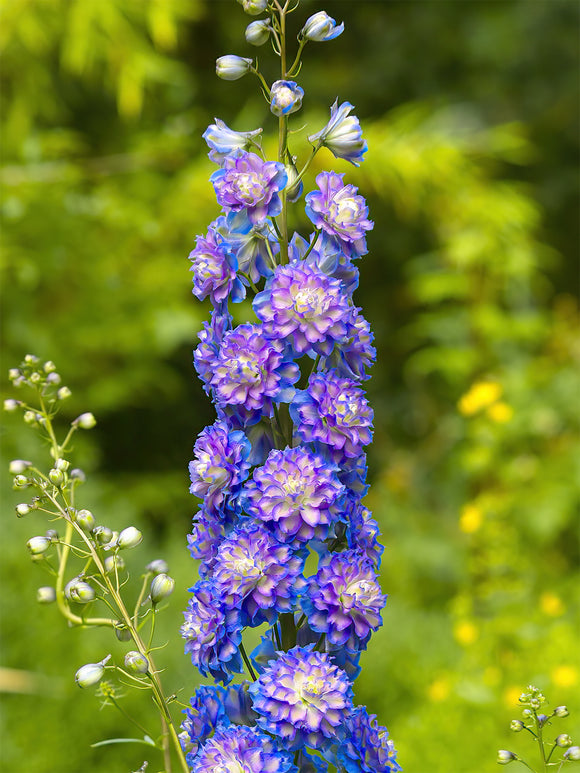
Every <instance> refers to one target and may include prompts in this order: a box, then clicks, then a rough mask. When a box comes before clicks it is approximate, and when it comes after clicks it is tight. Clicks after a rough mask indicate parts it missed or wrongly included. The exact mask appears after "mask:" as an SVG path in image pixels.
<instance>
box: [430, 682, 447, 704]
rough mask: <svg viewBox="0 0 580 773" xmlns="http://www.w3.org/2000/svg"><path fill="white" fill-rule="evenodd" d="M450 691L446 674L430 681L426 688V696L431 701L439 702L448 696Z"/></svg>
mask: <svg viewBox="0 0 580 773" xmlns="http://www.w3.org/2000/svg"><path fill="white" fill-rule="evenodd" d="M450 692H451V685H450V684H449V679H448V678H447V677H446V676H442V677H440V678H439V679H436V680H435V681H434V682H431V684H430V685H429V687H428V688H427V696H428V698H429V700H431V701H433V703H440V702H441V701H444V700H445V699H446V698H448V697H449V693H450Z"/></svg>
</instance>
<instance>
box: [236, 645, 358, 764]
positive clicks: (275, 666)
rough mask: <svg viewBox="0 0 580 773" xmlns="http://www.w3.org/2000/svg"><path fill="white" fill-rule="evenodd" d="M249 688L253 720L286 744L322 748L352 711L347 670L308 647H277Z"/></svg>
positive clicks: (340, 730) (338, 733) (336, 735)
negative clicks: (256, 715)
mask: <svg viewBox="0 0 580 773" xmlns="http://www.w3.org/2000/svg"><path fill="white" fill-rule="evenodd" d="M249 690H250V694H251V695H252V697H253V699H254V711H256V712H257V713H258V714H259V717H258V720H257V723H258V725H259V726H260V727H261V728H262V729H263V730H265V731H266V732H268V733H272V734H273V735H276V736H278V737H279V738H281V739H282V740H283V742H284V745H285V746H286V748H288V749H291V750H294V749H300V748H302V747H304V746H309V747H310V748H313V749H324V748H326V747H327V746H328V745H330V744H331V743H332V742H333V741H336V740H337V739H339V738H341V736H342V734H343V732H344V730H343V727H344V722H345V720H346V719H347V717H348V715H349V714H350V712H351V711H352V687H351V683H350V681H349V679H348V678H347V676H346V674H344V673H343V672H342V671H340V669H338V668H337V667H336V666H335V665H333V664H332V663H331V661H330V659H329V657H328V655H326V654H325V653H322V652H316V651H315V650H312V648H311V647H293V648H292V649H291V650H289V651H288V652H279V653H278V658H277V659H276V660H272V661H270V663H269V664H268V666H267V667H266V668H265V669H264V671H263V672H262V674H261V675H260V677H259V679H258V680H257V681H256V682H254V683H253V684H252V685H250V688H249Z"/></svg>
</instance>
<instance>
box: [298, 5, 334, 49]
mask: <svg viewBox="0 0 580 773" xmlns="http://www.w3.org/2000/svg"><path fill="white" fill-rule="evenodd" d="M343 31H344V23H342V24H338V25H337V23H336V21H335V20H334V19H333V18H332V17H331V16H329V15H328V14H327V13H326V11H318V13H315V14H313V15H312V16H310V17H309V18H308V19H306V23H305V25H304V27H302V30H301V32H300V35H301V37H303V38H305V39H306V40H313V41H316V42H317V43H320V42H322V41H325V40H332V39H333V38H337V37H338V36H339V35H340V34H341V33H342V32H343Z"/></svg>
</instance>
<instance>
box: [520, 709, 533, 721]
mask: <svg viewBox="0 0 580 773" xmlns="http://www.w3.org/2000/svg"><path fill="white" fill-rule="evenodd" d="M533 716H534V712H533V711H531V710H530V709H524V710H523V711H522V717H524V719H531V718H532V717H533Z"/></svg>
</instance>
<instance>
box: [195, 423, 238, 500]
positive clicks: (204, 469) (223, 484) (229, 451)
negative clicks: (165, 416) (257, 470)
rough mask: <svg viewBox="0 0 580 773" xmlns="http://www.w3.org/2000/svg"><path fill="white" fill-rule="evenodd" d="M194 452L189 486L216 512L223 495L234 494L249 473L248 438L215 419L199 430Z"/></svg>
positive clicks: (232, 495) (233, 495) (231, 495)
mask: <svg viewBox="0 0 580 773" xmlns="http://www.w3.org/2000/svg"><path fill="white" fill-rule="evenodd" d="M193 453H194V455H195V458H194V459H193V460H192V461H191V462H190V463H189V475H190V478H191V486H190V488H189V490H190V491H191V493H192V494H196V495H197V496H198V497H203V498H204V504H205V506H206V508H207V509H208V511H212V512H216V511H218V510H219V508H220V506H221V505H222V503H223V502H224V498H225V497H226V495H227V496H230V497H235V496H236V494H237V493H238V492H239V490H240V488H241V485H242V483H243V482H244V481H245V480H246V478H247V477H248V470H249V468H250V465H249V463H248V461H247V459H248V456H249V454H250V442H249V440H248V439H247V438H246V436H245V435H244V433H243V432H242V431H240V430H233V431H232V430H230V429H229V427H228V425H227V424H226V422H225V421H217V422H215V423H214V424H212V425H211V426H209V427H206V428H205V429H204V430H203V431H202V432H201V433H200V435H199V437H198V438H197V440H196V442H195V445H194V447H193Z"/></svg>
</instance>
